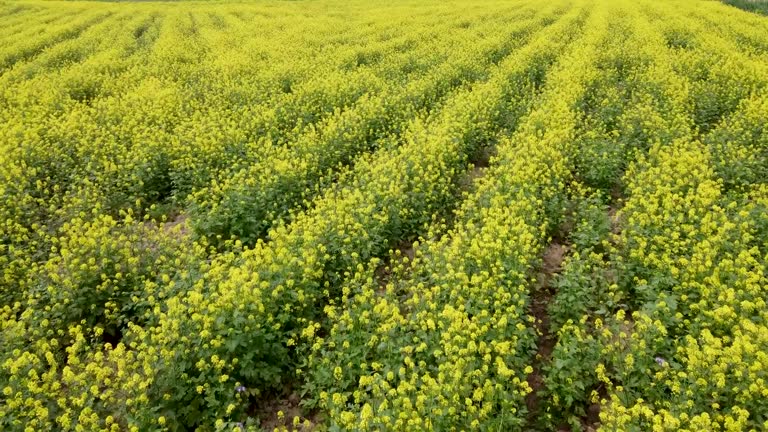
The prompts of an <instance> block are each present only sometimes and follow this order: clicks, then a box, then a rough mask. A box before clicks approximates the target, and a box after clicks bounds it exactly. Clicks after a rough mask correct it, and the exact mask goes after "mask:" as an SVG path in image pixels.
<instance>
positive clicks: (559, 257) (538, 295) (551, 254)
mask: <svg viewBox="0 0 768 432" xmlns="http://www.w3.org/2000/svg"><path fill="white" fill-rule="evenodd" d="M567 252H568V247H567V246H565V245H563V244H560V243H558V242H553V243H552V244H550V245H549V247H547V249H546V251H544V257H543V262H542V268H541V272H540V273H539V279H538V283H537V284H536V289H535V291H534V292H533V297H532V298H531V305H530V313H531V315H532V316H533V317H534V318H535V319H536V322H535V324H534V325H535V327H536V332H537V333H538V335H539V339H538V341H537V343H536V345H537V347H538V349H537V351H536V358H535V360H534V361H533V372H532V373H531V374H529V375H528V378H527V380H528V385H529V386H531V389H533V391H531V393H529V394H528V396H526V398H525V404H526V406H527V407H528V423H529V424H532V423H533V422H534V420H535V419H536V417H537V416H538V414H539V409H540V404H541V403H540V401H539V394H538V393H539V391H540V390H541V389H542V387H543V386H544V377H543V375H542V372H541V366H542V364H543V363H544V362H546V361H547V360H548V359H549V357H550V355H551V354H552V350H553V349H554V348H555V344H556V343H557V340H556V339H555V337H554V336H553V335H552V334H551V333H550V323H549V314H548V312H547V307H548V306H549V303H550V302H551V301H552V296H553V295H554V291H553V288H552V285H551V284H552V280H553V279H554V277H555V275H557V273H559V272H560V270H561V269H562V264H563V259H565V255H566V253H567Z"/></svg>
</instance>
